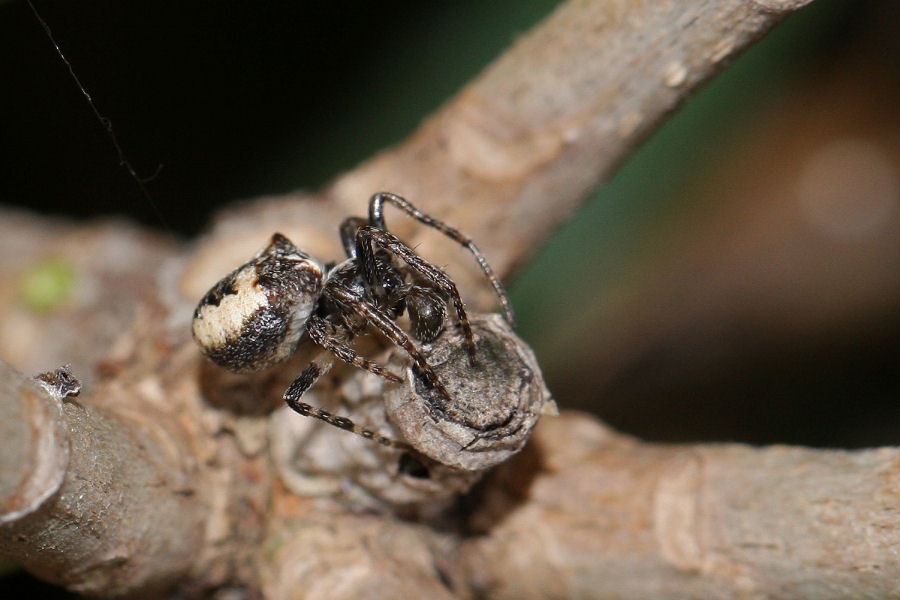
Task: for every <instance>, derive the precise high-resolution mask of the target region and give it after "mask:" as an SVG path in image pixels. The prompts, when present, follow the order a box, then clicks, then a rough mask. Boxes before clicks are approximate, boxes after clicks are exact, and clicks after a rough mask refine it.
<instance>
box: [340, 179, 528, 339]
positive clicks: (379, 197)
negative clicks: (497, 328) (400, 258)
mask: <svg viewBox="0 0 900 600" xmlns="http://www.w3.org/2000/svg"><path fill="white" fill-rule="evenodd" d="M385 202H387V203H389V204H393V205H394V206H396V207H397V208H399V209H400V210H402V211H403V212H405V213H406V214H407V215H409V216H410V217H412V218H413V219H415V220H417V221H419V222H420V223H424V224H425V225H428V226H429V227H431V228H432V229H436V230H438V231H440V232H441V233H443V234H444V235H446V236H447V237H449V238H450V239H452V240H454V241H455V242H457V243H458V244H460V245H461V246H463V247H464V248H466V249H467V250H468V251H469V252H471V253H472V256H474V257H475V260H476V261H477V262H478V266H479V267H481V271H482V272H483V273H484V275H485V277H487V280H488V281H489V282H490V283H491V286H492V287H493V288H494V292H495V293H496V294H497V298H498V299H499V300H500V306H501V307H503V313H504V315H505V316H506V320H507V322H508V323H509V324H510V325H512V326H515V316H514V315H513V309H512V303H511V302H510V301H509V296H507V295H506V290H505V289H504V288H503V284H502V283H500V279H499V278H498V277H497V276H496V275H495V274H494V270H493V269H491V265H490V264H488V261H487V259H486V258H485V257H484V254H482V253H481V250H479V249H478V246H476V245H475V242H474V241H472V238H470V237H469V236H467V235H466V234H464V233H462V232H461V231H459V230H457V229H454V228H453V227H451V226H450V225H447V224H446V223H444V222H443V221H440V220H438V219H435V218H434V217H432V216H431V215H429V214H426V213H424V212H422V211H421V210H419V209H418V208H416V207H415V206H413V205H412V204H411V203H410V202H409V201H408V200H407V199H406V198H403V197H401V196H398V195H397V194H392V193H390V192H379V193H377V194H375V195H374V196H372V198H371V199H370V200H369V223H368V224H369V225H371V226H372V227H377V228H378V229H381V230H382V231H387V230H388V228H387V224H386V223H385V221H384V203H385ZM355 219H357V220H361V219H359V218H358V217H355ZM350 220H351V219H347V221H350ZM347 221H344V222H345V223H347ZM341 238H342V239H344V232H343V229H342V230H341ZM347 247H348V246H347V241H346V240H345V241H344V248H347Z"/></svg>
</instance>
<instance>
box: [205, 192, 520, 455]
mask: <svg viewBox="0 0 900 600" xmlns="http://www.w3.org/2000/svg"><path fill="white" fill-rule="evenodd" d="M385 203H389V204H393V205H394V206H396V207H397V208H399V209H401V210H403V211H404V212H405V213H406V214H408V215H409V216H411V217H412V218H414V219H416V220H418V221H420V222H422V223H424V224H425V225H428V226H429V227H432V228H434V229H437V230H438V231H440V232H441V233H443V234H445V235H446V236H448V237H450V238H451V239H453V240H455V241H457V242H458V243H460V244H461V245H462V246H464V247H465V248H467V249H468V250H469V251H470V252H471V253H472V254H473V256H475V259H476V260H477V261H478V264H479V266H480V267H481V269H482V271H483V272H484V274H485V276H486V277H487V279H488V281H490V283H491V285H492V286H493V287H494V290H495V291H496V293H497V296H498V297H499V299H500V303H501V305H502V307H503V309H504V312H505V315H506V318H507V320H508V321H509V322H510V323H512V320H513V316H512V310H511V307H510V304H509V300H508V298H507V296H506V293H505V292H504V290H503V287H502V286H501V284H500V282H499V280H498V279H497V278H496V276H495V275H494V273H493V271H492V270H491V268H490V266H489V265H488V263H487V261H486V260H485V258H484V256H483V255H482V254H481V252H480V251H479V250H478V248H477V247H476V246H475V244H474V243H473V242H472V240H471V239H470V238H468V237H467V236H465V235H463V234H462V233H460V232H459V231H457V230H456V229H453V228H452V227H450V226H448V225H446V224H445V223H443V222H441V221H438V220H437V219H434V218H433V217H430V216H429V215H427V214H425V213H423V212H421V211H420V210H418V209H417V208H415V207H414V206H413V205H412V204H410V203H409V202H407V201H406V200H404V199H403V198H401V197H399V196H396V195H394V194H389V193H379V194H375V195H374V196H372V198H371V200H370V201H369V217H368V219H363V218H360V217H350V218H348V219H346V220H345V221H344V222H343V223H342V224H341V226H340V236H341V241H342V243H343V246H344V251H345V252H346V254H347V258H346V259H345V260H344V261H343V262H340V263H338V264H337V265H329V266H328V267H326V266H324V265H323V264H322V263H320V262H319V261H317V260H316V259H314V258H312V257H311V256H309V255H308V254H306V253H305V252H303V251H301V250H299V249H298V248H297V247H296V246H294V244H292V243H291V242H290V240H288V239H287V238H286V237H284V236H283V235H281V234H279V233H276V234H275V235H273V236H272V240H271V242H270V243H269V245H268V246H267V247H266V248H265V249H264V250H263V251H262V252H260V253H259V254H258V255H257V256H255V257H254V258H252V259H251V260H250V261H248V262H247V263H246V264H244V265H243V266H241V267H239V268H238V269H236V270H235V271H233V272H232V273H231V274H229V275H228V276H227V277H225V278H224V279H222V280H221V281H220V282H219V283H217V284H216V285H215V286H213V287H212V289H211V290H210V291H209V292H208V293H207V294H206V295H205V296H204V297H203V299H202V300H201V301H200V304H199V305H198V306H197V309H196V310H195V311H194V320H193V334H194V339H195V340H196V341H197V343H198V344H199V346H200V348H201V350H202V351H203V353H204V354H206V355H207V356H208V357H209V358H211V359H212V360H213V361H214V362H216V363H217V364H219V365H221V366H223V367H225V368H227V369H229V370H232V371H236V372H246V371H257V370H261V369H264V368H266V367H269V366H272V365H275V364H277V363H279V362H282V361H284V360H287V359H288V358H289V357H290V356H291V355H292V354H293V353H294V352H295V351H296V350H297V347H298V346H299V345H300V344H301V343H303V342H304V341H306V340H309V341H311V342H312V343H314V344H316V345H317V346H319V347H320V348H321V349H322V350H323V352H320V353H319V354H318V355H317V356H316V357H315V358H314V359H313V360H312V361H311V362H310V364H309V366H307V367H306V368H305V369H304V370H303V371H302V372H301V373H300V375H299V376H297V378H296V379H295V380H294V382H293V383H292V384H291V385H290V386H289V387H288V389H287V391H286V392H285V393H284V400H285V401H286V402H287V403H288V405H289V406H290V407H291V408H292V409H294V410H295V411H297V412H299V413H300V414H303V415H307V416H311V417H316V418H319V419H322V420H324V421H327V422H328V423H331V424H332V425H335V426H337V427H340V428H342V429H347V430H350V431H354V432H356V433H359V434H360V435H363V436H365V437H368V438H371V439H375V440H376V441H378V442H380V443H382V444H385V445H393V446H402V447H405V444H403V443H401V442H395V441H393V440H390V439H388V438H386V437H384V436H380V435H378V434H375V433H373V432H371V431H368V430H365V429H362V428H360V427H358V426H357V425H355V424H354V423H353V422H352V421H350V420H349V419H347V418H345V417H339V416H335V415H332V414H331V413H328V412H325V411H323V410H321V409H318V408H316V407H314V406H310V405H309V404H306V403H304V402H300V397H301V396H302V395H303V393H304V392H305V391H306V390H308V389H309V388H310V387H311V386H312V385H313V384H314V383H315V382H316V380H317V379H318V378H319V377H321V376H322V375H323V374H324V373H325V372H327V371H328V370H329V369H330V368H331V365H332V359H331V357H332V356H336V357H338V358H339V359H341V360H343V361H345V362H347V363H349V364H352V365H355V366H357V367H359V368H361V369H365V370H367V371H370V372H372V373H374V374H376V375H379V376H381V377H384V378H385V379H388V380H390V381H394V382H400V381H402V379H401V377H400V376H399V375H397V374H395V373H393V372H391V371H389V370H387V369H385V368H384V367H382V366H380V365H378V364H376V363H375V362H372V361H370V360H368V359H366V358H364V357H362V356H360V355H359V354H357V352H356V351H354V350H353V348H352V346H351V345H350V344H351V341H352V340H353V338H354V337H355V336H357V335H359V334H361V333H364V332H366V331H367V330H372V329H374V330H377V331H379V332H380V333H381V334H382V335H383V336H384V337H385V338H387V339H388V340H389V341H390V342H391V343H393V344H395V345H396V346H398V347H400V348H402V349H403V351H405V353H406V354H408V355H409V357H410V359H411V361H412V365H413V368H414V369H415V371H416V373H417V375H418V376H419V377H420V378H421V380H422V381H423V382H424V383H425V385H427V386H428V387H429V388H434V390H435V392H436V394H437V396H438V397H443V398H445V399H447V400H449V395H448V392H447V390H446V387H445V386H444V384H443V383H442V382H441V381H440V380H439V379H438V377H437V376H436V375H435V373H434V370H433V369H432V367H431V365H429V364H428V362H427V360H426V359H425V357H424V355H423V354H422V352H421V351H420V350H419V348H418V346H417V342H419V343H429V342H433V341H434V340H435V339H437V338H438V336H440V335H441V332H442V331H443V329H444V324H445V321H446V319H447V306H448V304H449V305H451V306H452V307H453V312H454V313H455V315H456V323H457V325H458V326H459V327H460V329H461V330H462V333H463V338H464V340H465V343H466V347H467V350H468V354H469V358H470V361H473V362H474V360H475V342H474V338H473V335H472V329H471V326H470V324H469V319H468V316H467V315H466V310H465V307H464V305H463V302H462V299H461V298H460V296H459V291H458V290H457V288H456V285H455V284H454V283H453V281H452V280H451V279H450V278H449V277H448V276H447V274H446V273H444V272H443V271H442V270H441V269H439V268H438V267H436V266H434V265H432V264H431V263H429V262H427V261H426V260H424V259H423V258H422V257H420V256H419V255H418V254H416V253H415V251H413V250H412V249H411V248H410V247H409V246H407V245H406V244H405V243H403V242H402V241H401V240H400V239H399V238H397V237H396V236H395V235H393V234H392V233H390V232H389V231H388V230H387V226H386V225H385V221H384V214H383V210H384V204H385ZM404 313H406V314H407V315H408V316H409V321H410V329H411V331H410V332H407V331H406V330H405V329H403V328H402V327H401V326H400V325H398V324H397V322H396V319H398V318H399V317H400V316H401V315H403V314H404ZM326 351H327V352H326Z"/></svg>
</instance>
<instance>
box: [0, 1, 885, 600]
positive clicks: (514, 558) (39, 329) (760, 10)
mask: <svg viewBox="0 0 900 600" xmlns="http://www.w3.org/2000/svg"><path fill="white" fill-rule="evenodd" d="M802 4H804V2H797V1H794V2H774V1H770V2H749V1H738V0H722V1H718V2H712V1H704V0H693V1H689V2H678V3H674V2H649V1H648V2H631V1H629V2H626V1H624V0H623V1H607V2H574V1H572V2H568V3H566V4H564V5H562V6H561V7H560V8H559V9H558V10H557V11H556V12H555V13H554V14H553V15H551V16H550V17H549V18H548V19H547V20H546V21H545V22H544V23H542V24H541V25H539V26H538V27H537V28H536V29H535V30H534V31H532V32H531V33H529V34H528V35H527V36H525V37H523V38H522V39H521V40H519V41H518V42H517V43H516V45H515V46H514V47H513V48H512V49H511V50H510V51H509V52H508V53H507V54H505V55H504V56H503V57H501V58H500V59H499V60H498V61H497V62H496V63H495V64H494V65H492V66H491V67H490V68H489V69H488V70H487V71H486V72H485V73H484V74H482V75H481V76H480V77H479V78H478V79H476V80H475V81H474V82H473V83H472V84H471V85H469V86H468V87H467V88H465V89H464V90H463V91H462V92H461V93H460V94H459V96H457V97H456V98H455V99H454V100H453V101H451V102H450V103H449V104H448V105H447V106H445V107H444V108H443V109H441V110H440V111H439V112H438V113H437V114H436V115H435V116H434V117H432V118H431V119H430V120H429V121H428V122H426V123H425V124H424V125H423V126H422V127H421V128H420V129H419V131H417V132H416V133H414V134H413V135H412V136H411V137H410V139H409V140H408V141H406V142H404V143H403V144H401V145H400V146H398V147H396V148H393V149H390V150H387V151H385V152H384V153H382V154H380V155H378V156H376V157H375V158H373V159H372V160H371V161H369V162H367V163H365V164H363V165H361V166H360V167H359V168H357V169H356V170H354V171H353V172H351V173H348V174H346V175H344V176H342V177H340V178H339V179H338V180H337V181H335V182H334V183H333V184H332V185H331V186H329V187H328V188H327V189H326V190H324V191H323V192H321V193H319V194H317V195H309V196H299V195H295V196H290V197H282V198H270V199H262V200H258V201H256V202H254V203H252V204H247V205H245V206H242V207H239V208H235V209H233V210H232V211H231V212H229V213H227V214H225V215H223V216H221V217H220V219H219V220H218V222H217V224H216V226H215V228H214V229H213V230H212V232H211V233H210V234H208V235H207V236H206V237H204V238H203V239H202V240H200V241H199V242H198V243H197V244H196V245H195V246H193V247H191V248H188V249H183V248H179V247H176V246H174V245H171V244H166V243H163V242H161V241H159V240H157V239H154V238H153V236H150V235H149V234H145V233H141V232H138V231H135V230H133V229H130V228H129V227H127V226H124V225H122V224H105V225H104V224H101V225H88V226H75V225H70V224H65V223H52V222H49V221H43V220H41V219H38V218H36V217H33V216H27V215H20V214H13V213H11V212H7V213H5V214H4V218H3V219H2V221H0V249H2V251H0V270H2V274H3V276H4V279H3V280H4V281H8V282H20V281H21V280H22V278H23V277H25V276H27V275H28V273H29V272H31V271H34V270H35V269H39V268H41V261H43V260H45V259H46V257H47V256H51V255H59V256H62V257H65V261H67V263H68V266H69V268H70V269H71V270H72V272H73V273H74V277H73V283H72V284H71V289H68V290H67V291H66V293H65V295H64V297H61V298H60V299H59V303H58V305H55V306H53V307H52V308H51V309H46V308H44V309H41V310H38V309H36V308H35V307H34V306H28V305H27V303H24V302H23V301H22V300H21V298H20V296H19V290H18V288H17V287H16V286H17V285H18V283H16V284H12V285H9V286H8V287H7V288H5V289H3V290H0V292H2V293H0V305H2V307H3V310H2V311H0V314H2V315H3V317H2V321H0V351H2V353H3V356H4V357H5V358H7V359H8V360H9V361H10V362H11V363H13V365H15V367H17V368H18V369H19V370H20V371H24V372H28V373H37V372H38V371H42V370H47V369H50V368H54V367H56V366H58V365H59V364H63V363H67V362H71V363H72V364H73V371H74V372H75V374H76V376H79V377H80V378H82V380H83V382H84V383H85V390H84V393H83V394H82V395H81V396H80V397H78V398H77V399H70V398H62V399H60V398H54V397H53V396H52V395H49V394H48V393H47V392H46V391H45V390H43V389H42V388H40V387H38V386H37V385H36V384H34V383H33V382H32V380H30V379H29V378H27V377H24V376H23V375H21V374H20V373H19V372H17V371H15V370H13V369H10V368H4V369H3V370H2V371H0V396H2V397H0V400H2V402H0V410H2V411H3V412H2V414H3V416H4V417H5V418H4V419H3V424H2V427H3V429H4V432H5V433H6V435H5V439H9V440H15V443H5V444H4V446H3V450H2V451H0V465H2V469H0V496H2V498H0V500H2V502H3V507H4V508H3V510H4V512H3V515H2V516H0V518H2V522H0V550H2V551H3V553H4V554H6V555H9V556H12V557H13V558H15V559H17V560H19V561H21V562H22V563H23V564H25V565H26V566H27V567H28V568H29V569H31V570H32V571H34V572H35V573H37V574H39V575H41V576H43V577H45V578H47V579H49V580H51V581H54V582H57V583H59V584H61V585H65V586H68V587H70V588H72V589H78V590H81V591H88V592H92V593H95V594H101V595H107V596H117V595H119V596H120V595H129V596H133V595H135V594H136V593H137V592H144V593H146V594H158V593H160V592H159V590H161V589H164V588H173V587H178V588H180V589H181V590H183V591H187V592H192V591H198V590H209V589H219V590H225V591H234V592H240V593H243V594H251V593H253V591H256V590H259V591H261V592H262V594H263V595H264V597H266V598H272V599H276V598H307V597H309V598H312V597H322V596H323V595H327V596H329V597H336V598H340V597H347V598H350V597H353V598H357V597H391V598H406V597H409V598H419V597H435V598H442V597H446V598H451V597H478V596H482V595H485V596H489V597H497V598H504V597H510V598H512V597H536V598H537V597H540V598H596V597H643V598H652V597H725V598H728V597H731V598H762V597H767V598H777V597H784V598H792V597H801V596H802V597H810V598H827V597H845V596H846V597H866V596H877V597H894V596H897V595H898V594H900V590H898V588H897V585H896V581H897V580H898V570H900V564H898V561H897V560H896V557H895V556H894V553H893V548H895V547H896V545H897V542H898V540H897V538H898V531H897V526H896V523H897V522H898V521H897V518H896V513H897V510H898V491H900V490H898V479H897V474H896V472H897V466H896V465H897V451H896V450H895V449H881V450H873V451H864V452H836V451H814V450H808V449H802V448H785V447H772V448H759V449H753V448H749V447H745V446H739V445H719V446H705V445H699V446H656V445H650V444H643V443H641V442H639V441H636V440H633V439H630V438H626V437H624V436H620V435H617V434H615V433H613V432H610V431H608V430H607V429H605V428H604V427H603V426H602V425H600V424H599V423H598V422H597V421H596V420H594V419H592V418H590V417H585V416H580V415H574V414H567V415H564V416H562V417H560V418H559V419H557V420H545V421H544V422H543V423H541V424H540V425H539V427H538V430H537V434H536V440H535V443H533V444H531V445H529V446H528V447H527V448H526V450H525V451H524V453H523V454H521V455H519V456H518V457H516V458H515V459H513V460H512V461H511V462H510V463H508V464H506V465H504V466H502V467H501V468H500V469H498V470H497V471H496V472H495V473H494V474H493V475H492V476H491V478H490V479H489V480H488V481H486V482H484V483H483V485H482V486H481V487H480V489H479V490H478V492H477V493H476V494H474V495H473V496H472V497H471V500H472V503H471V507H470V509H469V512H468V513H467V514H466V515H465V516H459V515H457V516H456V517H455V519H450V518H449V517H446V516H442V519H443V520H442V521H441V523H440V524H441V526H440V527H435V526H433V521H431V520H428V521H425V520H423V521H422V522H415V521H401V520H398V518H397V517H396V516H394V515H392V514H390V513H389V512H382V513H375V514H373V513H355V512H353V511H352V510H350V509H349V508H348V506H347V505H346V504H344V503H341V502H339V501H338V500H336V499H334V498H331V497H329V496H327V495H321V496H310V497H301V496H298V495H295V494H293V493H291V492H290V491H289V490H288V489H287V488H286V487H285V485H284V484H283V482H282V481H281V480H280V479H279V477H278V475H277V472H276V470H275V469H274V468H273V466H272V464H271V463H272V461H271V460H270V458H269V435H270V417H269V415H268V412H269V411H270V410H271V408H272V407H274V406H275V405H277V399H278V397H279V396H280V390H281V389H283V387H281V386H282V384H283V382H282V381H280V380H279V377H281V378H283V377H284V376H285V374H284V373H281V374H280V375H279V374H274V375H263V376H259V377H252V378H247V377H232V378H229V377H225V376H223V375H221V374H220V373H217V372H215V371H211V370H210V368H209V367H208V366H206V365H205V363H204V362H203V361H202V360H201V359H200V357H199V355H198V352H197V351H196V349H195V348H194V347H193V345H192V344H191V341H190V339H189V334H188V331H189V321H190V315H191V311H192V309H193V306H194V303H195V302H196V300H197V299H198V298H199V297H200V295H201V294H202V293H203V292H204V291H205V290H206V289H207V288H208V287H209V285H210V284H212V283H213V282H214V281H216V280H217V279H218V278H219V277H221V276H222V275H223V274H224V273H226V272H228V271H229V270H230V269H232V268H233V267H234V266H235V265H237V264H239V263H241V262H242V261H243V260H245V259H246V257H247V256H249V255H250V254H251V253H252V252H253V251H254V250H256V249H257V248H258V247H259V246H260V245H261V244H262V243H263V242H264V241H265V240H266V239H267V237H268V236H269V235H270V234H271V233H272V231H274V230H280V231H282V232H283V233H285V234H287V235H288V236H290V237H292V238H294V239H296V240H301V239H302V240H303V246H304V248H305V249H306V250H308V251H310V252H311V253H313V254H316V255H318V256H321V257H323V258H333V257H336V256H338V254H339V251H338V240H337V235H336V233H335V232H336V226H337V224H338V223H339V221H340V220H341V219H342V218H343V217H344V216H346V215H347V214H358V213H360V212H362V208H363V206H364V202H365V199H366V198H367V197H368V196H369V195H370V194H371V193H372V192H374V191H377V190H380V189H389V190H391V191H395V192H398V193H401V194H404V195H407V196H409V197H410V198H411V199H414V201H415V202H416V203H417V204H419V205H421V207H422V208H423V209H425V210H426V211H428V212H430V213H433V214H436V215H440V216H441V218H444V219H446V220H447V221H448V222H451V223H454V224H455V225H458V226H459V228H460V229H462V230H465V231H467V232H468V233H469V234H470V235H472V237H473V238H474V239H476V240H478V241H479V244H480V245H481V246H482V247H483V250H484V251H485V253H486V254H487V256H488V257H489V259H490V260H491V261H492V263H494V265H495V266H496V267H497V268H498V271H499V272H500V273H501V274H505V275H508V274H509V273H510V272H511V271H512V270H513V269H514V268H515V267H516V266H517V265H518V264H520V263H521V262H522V261H523V260H525V259H526V258H527V257H528V255H529V254H530V252H531V250H532V249H533V248H534V246H535V244H536V242H537V241H538V240H541V239H543V238H544V237H546V235H547V233H548V232H549V231H550V230H551V229H552V227H553V226H554V225H555V224H557V223H558V222H559V221H560V220H561V219H562V218H564V217H565V216H566V215H567V214H568V213H569V212H570V211H571V210H572V208H573V207H574V206H575V205H576V204H577V202H578V201H579V200H581V199H582V198H583V196H584V195H585V194H586V193H587V191H588V190H589V189H590V188H591V187H592V186H594V185H596V183H597V182H598V181H599V180H600V179H602V178H603V177H604V176H605V175H606V174H607V173H608V172H609V171H610V169H611V168H612V167H614V166H615V164H617V163H618V162H619V161H621V160H622V157H623V156H625V155H626V154H627V152H628V151H629V150H630V149H631V148H632V147H633V146H634V145H635V144H636V143H638V142H639V141H640V139H641V138H642V137H643V136H644V135H646V134H647V133H648V132H649V131H650V130H651V129H652V128H653V127H654V126H655V125H656V124H657V123H659V122H660V120H661V119H663V118H664V117H665V115H666V114H668V113H669V112H670V111H671V110H673V109H674V108H675V107H676V106H677V105H678V103H679V102H680V101H682V100H683V99H684V98H685V97H686V95H687V94H688V93H690V91H691V90H693V89H695V88H696V87H697V86H698V85H699V84H700V83H702V82H703V81H704V80H706V79H707V78H708V77H710V76H711V75H712V74H714V73H715V72H717V71H718V70H719V69H720V68H721V67H722V66H723V65H724V64H725V63H726V62H727V60H728V59H729V58H730V57H732V56H734V54H735V53H737V52H739V51H740V50H742V49H743V48H744V47H746V46H747V45H748V44H750V43H751V42H752V41H754V40H755V39H757V38H758V37H759V36H761V35H762V34H763V33H764V32H765V31H766V30H767V29H768V28H769V27H770V26H772V25H773V24H774V23H775V22H777V20H778V19H779V18H780V17H781V16H782V15H783V14H785V13H787V12H789V11H791V10H794V9H796V8H798V7H799V6H801V5H802ZM389 221H390V223H391V227H392V229H393V230H395V231H397V232H398V233H399V234H400V235H401V237H404V238H405V239H411V240H412V241H413V243H415V241H416V240H417V239H418V236H419V235H420V232H418V231H413V230H412V229H411V227H410V224H408V223H405V222H403V221H401V220H400V219H399V218H395V217H394V216H390V217H389ZM447 256H448V258H447V259H446V260H443V261H442V260H441V258H439V257H438V258H437V260H436V262H438V263H441V262H446V263H449V264H452V267H453V268H454V269H456V268H457V264H456V263H457V262H458V261H459V258H458V257H457V255H456V254H455V253H454V254H453V255H449V254H448V255H447ZM458 273H459V274H458V275H457V271H454V275H455V276H457V279H459V280H460V287H461V288H463V289H467V290H468V289H474V288H475V287H477V286H476V285H475V284H474V283H473V282H474V281H475V280H474V279H470V280H467V277H470V278H473V277H474V274H469V272H468V271H466V270H465V269H464V268H463V267H460V269H459V270H458ZM485 298H486V299H487V298H488V296H487V292H486V295H485ZM482 305H483V306H488V305H489V304H488V301H487V300H485V301H484V302H483V304H482ZM286 376H289V374H288V375H286ZM273 398H274V399H275V401H274V402H273ZM273 418H283V415H281V414H277V415H275V417H273ZM334 435H343V434H341V433H340V432H334ZM427 512H428V511H424V513H427ZM407 516H409V515H407ZM429 516H430V517H434V515H433V514H431V515H429Z"/></svg>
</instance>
